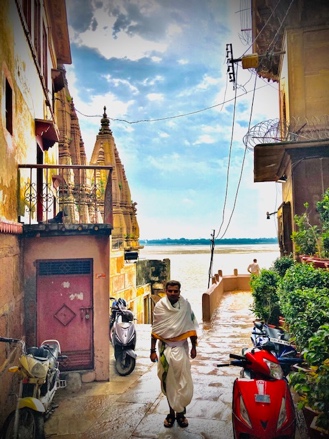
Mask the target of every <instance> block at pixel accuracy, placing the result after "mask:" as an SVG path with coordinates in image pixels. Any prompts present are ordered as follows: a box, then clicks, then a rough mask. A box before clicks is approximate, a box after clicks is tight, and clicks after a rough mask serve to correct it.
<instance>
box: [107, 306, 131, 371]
mask: <svg viewBox="0 0 329 439" xmlns="http://www.w3.org/2000/svg"><path fill="white" fill-rule="evenodd" d="M110 300H113V301H114V302H113V303H112V306H111V311H112V314H111V317H110V341H111V343H112V346H113V348H114V358H115V369H116V371H117V372H118V374H119V375H122V376H126V375H129V374H130V373H131V372H132V371H133V370H134V369H135V366H136V357H137V354H136V352H135V347H136V338H137V337H136V327H135V324H134V320H135V319H134V314H133V313H132V312H131V311H130V310H129V309H127V304H126V302H125V300H124V299H121V298H120V299H118V300H116V299H115V298H114V297H110Z"/></svg>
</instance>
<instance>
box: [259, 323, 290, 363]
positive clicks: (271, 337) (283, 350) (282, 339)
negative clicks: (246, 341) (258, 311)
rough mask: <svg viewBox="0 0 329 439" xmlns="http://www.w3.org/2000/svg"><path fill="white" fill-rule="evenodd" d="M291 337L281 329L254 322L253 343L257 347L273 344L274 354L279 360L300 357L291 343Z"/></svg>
mask: <svg viewBox="0 0 329 439" xmlns="http://www.w3.org/2000/svg"><path fill="white" fill-rule="evenodd" d="M289 340H290V335H289V334H288V333H287V332H286V331H284V330H283V329H281V328H277V327H273V326H270V325H268V324H266V323H264V322H261V321H257V320H256V321H254V327H253V329H252V332H251V341H252V343H253V345H254V346H255V347H261V346H262V345H263V344H266V343H268V342H272V343H273V345H274V353H275V355H276V356H277V357H278V358H285V357H293V358H295V357H298V352H297V350H296V348H295V347H294V346H293V345H292V344H291V343H290V341H289Z"/></svg>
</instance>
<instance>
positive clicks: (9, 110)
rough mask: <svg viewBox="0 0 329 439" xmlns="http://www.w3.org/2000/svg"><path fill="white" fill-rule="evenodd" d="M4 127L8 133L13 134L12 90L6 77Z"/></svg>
mask: <svg viewBox="0 0 329 439" xmlns="http://www.w3.org/2000/svg"><path fill="white" fill-rule="evenodd" d="M5 110H6V128H7V131H9V133H10V134H13V90H12V88H11V86H10V84H9V82H8V79H7V78H6V103H5Z"/></svg>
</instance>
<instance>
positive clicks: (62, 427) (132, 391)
mask: <svg viewBox="0 0 329 439" xmlns="http://www.w3.org/2000/svg"><path fill="white" fill-rule="evenodd" d="M251 303H252V296H251V293H250V292H231V293H225V294H224V296H223V298H222V300H221V303H220V306H219V308H218V309H217V311H216V313H215V315H214V316H213V319H212V322H211V324H204V325H200V328H199V345H198V351H197V353H198V354H197V357H196V358H195V359H194V360H192V374H193V380H194V397H193V400H192V402H191V404H190V405H189V406H188V407H187V415H186V416H187V418H188V420H189V426H188V427H187V428H185V429H182V428H180V427H179V426H178V425H177V423H175V424H174V426H173V427H172V428H171V429H167V428H165V427H164V426H163V421H164V418H165V417H166V414H167V412H168V407H167V402H166V399H165V397H164V396H163V395H162V394H161V392H160V382H159V380H158V378H157V370H156V365H155V364H153V363H151V362H150V359H149V349H150V325H137V348H136V351H137V354H138V357H137V363H136V369H135V370H134V371H133V373H132V374H131V375H130V376H127V377H122V376H119V375H117V374H116V372H115V369H114V360H113V356H112V353H111V362H110V363H111V366H110V367H111V381H110V382H106V383H88V384H83V385H82V388H81V389H80V390H79V391H78V392H76V393H71V392H69V391H68V389H63V390H60V391H58V393H57V396H56V402H57V404H58V405H59V406H58V408H57V409H56V410H55V412H54V413H53V415H52V416H51V417H50V419H49V420H48V421H47V422H46V437H47V438H54V439H77V438H79V439H96V438H97V439H110V438H115V439H138V438H139V439H142V438H143V439H156V438H158V439H201V438H203V439H231V438H233V432H232V425H231V396H232V384H233V381H234V379H235V378H236V377H237V376H238V375H239V370H240V369H239V368H234V367H231V368H230V367H227V368H221V369H220V368H217V364H218V363H223V362H227V361H228V356H229V353H230V352H232V353H236V354H239V353H240V352H241V349H242V348H243V347H250V346H251V342H250V331H251V327H252V320H253V314H252V312H251V311H250V306H251ZM298 424H302V423H301V421H298ZM307 437H308V436H307V435H305V433H304V429H303V425H302V426H300V425H299V428H298V429H297V432H296V439H307Z"/></svg>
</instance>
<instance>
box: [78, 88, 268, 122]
mask: <svg viewBox="0 0 329 439" xmlns="http://www.w3.org/2000/svg"><path fill="white" fill-rule="evenodd" d="M268 86H269V85H268V84H265V85H262V86H260V87H258V88H257V89H256V90H260V89H261V88H264V87H268ZM251 92H253V93H254V92H255V90H249V91H248V90H247V91H245V92H244V93H242V94H240V95H237V96H234V98H231V99H227V100H224V101H223V102H220V103H218V104H215V105H212V106H210V107H206V108H202V109H200V110H195V111H191V112H189V113H182V114H177V115H174V116H168V117H159V118H155V119H139V120H134V121H129V120H126V119H117V118H113V117H109V119H110V120H111V121H113V122H124V123H127V124H129V125H133V124H138V123H145V122H161V121H163V120H170V119H177V118H179V117H187V116H191V115H193V114H198V113H202V112H203V111H208V110H212V109H213V108H216V107H219V106H221V105H222V106H223V105H225V104H227V103H229V102H232V101H235V100H236V99H237V98H241V97H243V96H245V95H247V94H249V93H251ZM74 109H75V111H76V112H77V113H79V114H81V116H84V117H90V118H92V117H97V118H102V117H103V115H102V114H92V115H91V114H84V113H82V112H81V111H79V110H78V109H77V108H76V107H74Z"/></svg>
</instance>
